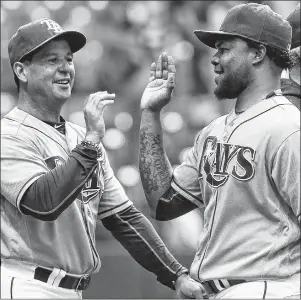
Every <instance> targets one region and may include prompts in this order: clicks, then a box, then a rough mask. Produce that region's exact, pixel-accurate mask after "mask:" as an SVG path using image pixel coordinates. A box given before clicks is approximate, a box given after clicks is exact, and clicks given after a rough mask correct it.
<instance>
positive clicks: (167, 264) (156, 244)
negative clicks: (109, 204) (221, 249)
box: [102, 206, 187, 288]
mask: <svg viewBox="0 0 301 300" xmlns="http://www.w3.org/2000/svg"><path fill="white" fill-rule="evenodd" d="M102 223H103V224H104V226H105V228H106V229H108V230H109V231H110V232H111V233H112V234H113V236H114V237H115V238H116V240H117V241H119V242H120V243H121V244H122V246H123V247H124V248H125V249H126V250H127V251H128V252H129V253H130V255H131V256H132V257H133V258H134V259H135V260H136V261H137V262H138V263H139V264H140V265H141V266H142V267H143V268H145V269H146V270H148V271H150V272H152V273H154V274H156V275H157V280H158V281H159V282H161V283H162V284H164V285H166V286H168V287H170V288H173V281H175V280H176V279H177V276H178V274H180V272H183V271H187V269H186V268H185V267H183V266H182V265H181V264H180V263H179V262H178V261H177V260H176V259H175V258H174V257H173V256H172V254H171V253H170V252H169V251H168V249H167V248H166V246H165V245H164V243H163V241H162V240H161V238H160V237H159V235H158V233H157V232H156V231H155V229H154V227H153V226H152V224H151V223H150V221H149V220H148V219H147V218H146V217H145V216H144V215H143V214H142V213H141V212H139V211H138V210H137V209H136V208H135V207H134V206H131V207H130V208H127V209H125V210H124V211H122V212H120V213H117V214H114V215H112V216H110V217H107V218H105V219H103V220H102Z"/></svg>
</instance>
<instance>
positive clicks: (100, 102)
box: [84, 91, 115, 143]
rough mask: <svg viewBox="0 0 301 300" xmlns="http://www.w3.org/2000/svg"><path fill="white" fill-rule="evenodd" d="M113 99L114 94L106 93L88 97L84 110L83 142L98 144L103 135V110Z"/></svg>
mask: <svg viewBox="0 0 301 300" xmlns="http://www.w3.org/2000/svg"><path fill="white" fill-rule="evenodd" d="M114 99H115V94H109V93H108V92H107V91H104V92H97V93H94V94H91V95H90V96H89V98H88V100H87V102H86V105H85V108H84V117H85V122H86V137H85V140H88V141H91V142H94V143H100V141H101V139H102V138H103V137H104V134H105V123H104V119H103V113H104V109H105V107H106V106H107V105H108V104H112V103H114Z"/></svg>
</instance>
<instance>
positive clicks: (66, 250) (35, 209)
mask: <svg viewBox="0 0 301 300" xmlns="http://www.w3.org/2000/svg"><path fill="white" fill-rule="evenodd" d="M85 43H86V38H85V36H84V35H83V34H81V33H79V32H77V31H64V30H63V29H62V28H61V26H60V25H59V24H58V23H56V22H54V21H53V20H50V19H41V20H37V21H34V22H32V23H29V24H26V25H24V26H21V27H20V28H19V29H18V31H17V32H16V33H15V34H14V35H13V36H12V38H11V39H10V41H9V44H8V52H9V58H10V63H11V66H12V68H13V71H14V75H15V81H16V84H17V87H18V90H19V97H18V105H17V107H15V108H14V109H13V110H12V111H10V112H9V113H8V114H7V115H5V116H4V118H3V119H2V120H1V299H7V298H8V299H16V298H22V299H25V298H29V299H34V298H35V299H44V298H51V299H53V298H69V299H70V298H71V299H78V298H82V291H83V290H85V289H87V287H88V284H89V281H90V274H92V273H96V272H98V271H99V269H100V267H101V261H100V257H99V255H98V253H97V249H96V244H95V229H96V224H97V222H99V221H101V222H102V224H103V225H104V227H105V228H107V229H108V230H110V232H111V233H112V234H113V236H114V237H115V238H116V239H117V240H118V241H119V242H120V243H121V244H122V245H123V247H124V248H125V249H126V250H127V251H128V252H129V253H130V254H131V256H132V257H133V258H134V259H135V260H136V261H137V262H138V263H139V264H140V265H141V266H143V267H144V268H145V269H146V270H148V271H150V272H152V273H154V274H155V275H156V276H157V280H158V281H159V282H160V283H162V284H164V285H166V286H168V287H170V288H171V289H174V283H177V284H178V285H181V286H183V289H184V290H185V291H186V293H187V294H193V295H194V296H195V297H202V293H200V290H199V283H197V282H195V281H193V280H191V278H190V277H189V276H188V275H187V273H188V270H187V269H186V268H185V267H183V266H182V265H181V264H179V263H178V262H177V261H176V260H175V259H174V257H173V256H172V255H171V254H170V253H169V251H168V250H167V249H166V247H165V245H164V243H163V242H162V240H161V239H160V237H159V236H158V234H157V232H156V231H155V230H154V228H153V226H152V225H151V223H150V222H149V221H148V220H147V219H146V218H145V217H144V216H143V215H142V214H141V213H140V212H139V211H138V210H137V209H136V208H135V207H134V206H133V203H132V202H131V201H130V200H129V199H128V197H127V195H126V194H125V192H124V190H123V188H122V186H121V185H120V183H119V182H118V180H117V179H116V177H115V176H114V173H113V170H112V168H111V167H110V163H109V161H108V157H107V154H106V151H105V149H104V147H103V146H102V143H101V139H102V137H103V136H104V132H105V124H104V120H103V111H104V108H105V106H106V105H108V104H112V103H113V102H114V99H115V94H110V93H108V92H106V91H102V92H97V93H94V94H91V95H90V96H89V98H88V99H87V102H86V104H85V109H84V116H85V122H86V128H83V127H81V126H78V125H76V124H73V123H70V122H67V121H65V120H64V119H63V118H62V117H61V109H62V106H63V105H64V103H65V102H66V101H67V100H68V99H69V98H70V96H71V91H72V88H73V83H74V77H75V69H74V64H73V53H75V52H76V51H78V50H80V49H81V48H82V47H83V46H84V45H85ZM113 281H114V280H113ZM112 284H113V285H114V284H118V283H116V282H113V283H112ZM100 294H101V291H100Z"/></svg>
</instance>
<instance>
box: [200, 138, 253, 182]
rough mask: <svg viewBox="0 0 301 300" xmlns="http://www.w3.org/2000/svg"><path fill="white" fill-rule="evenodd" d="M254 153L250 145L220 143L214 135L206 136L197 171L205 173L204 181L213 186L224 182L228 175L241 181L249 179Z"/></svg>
mask: <svg viewBox="0 0 301 300" xmlns="http://www.w3.org/2000/svg"><path fill="white" fill-rule="evenodd" d="M255 153H256V152H255V150H254V149H252V148H251V147H247V146H240V145H232V144H228V143H221V142H218V141H217V138H216V137H215V136H208V137H207V138H206V140H205V142H204V146H203V151H202V158H201V161H200V168H199V172H200V173H201V174H202V173H205V174H204V175H205V177H206V181H207V182H208V183H209V184H210V185H211V186H212V187H214V188H217V187H219V186H222V185H223V184H225V182H226V181H227V180H228V178H229V175H231V176H233V177H234V178H235V179H237V180H241V181H246V180H250V179H251V178H252V177H253V176H254V173H255V168H254V159H255ZM201 174H200V175H201Z"/></svg>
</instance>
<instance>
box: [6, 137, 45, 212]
mask: <svg viewBox="0 0 301 300" xmlns="http://www.w3.org/2000/svg"><path fill="white" fill-rule="evenodd" d="M47 171H48V169H47V166H46V164H45V162H44V160H43V158H42V156H41V155H40V154H39V152H38V151H37V149H36V148H35V147H34V145H30V144H29V143H28V142H25V141H24V140H22V139H21V138H19V137H16V136H13V135H1V194H2V195H3V196H4V197H5V198H6V199H7V200H8V201H9V202H10V203H11V204H13V205H14V206H16V207H17V208H18V209H19V210H20V200H21V199H22V196H23V194H24V193H25V191H26V190H27V188H28V187H29V186H30V185H31V184H32V183H33V182H34V181H35V180H37V179H38V178H39V177H40V176H41V175H43V174H45V173H46V172H47Z"/></svg>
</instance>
